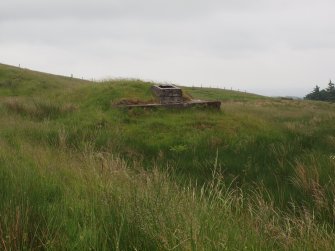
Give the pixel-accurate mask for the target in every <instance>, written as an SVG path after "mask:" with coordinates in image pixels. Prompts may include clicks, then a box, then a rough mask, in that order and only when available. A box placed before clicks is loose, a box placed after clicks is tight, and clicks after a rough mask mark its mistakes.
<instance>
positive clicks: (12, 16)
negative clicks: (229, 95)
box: [0, 0, 335, 96]
mask: <svg viewBox="0 0 335 251" xmlns="http://www.w3.org/2000/svg"><path fill="white" fill-rule="evenodd" d="M334 13H335V1H330V0H318V1H316V0H313V1H311V0H291V1H288V0H228V1H225V0H221V1H217V0H213V1H210V0H208V1H200V0H192V1H188V0H184V1H183V0H169V1H166V0H165V1H163V0H137V1H135V0H111V1H107V0H95V1H89V0H87V1H85V0H72V1H71V2H70V1H64V0H59V1H55V0H49V1H48V0H43V1H42V0H2V1H1V2H0V31H1V32H0V62H2V63H7V64H13V65H18V64H21V65H22V66H24V67H27V68H32V69H36V70H41V71H47V72H51V73H57V74H63V75H70V74H74V75H75V76H77V77H84V78H92V77H93V78H96V79H101V78H109V77H132V78H141V79H147V80H155V81H160V82H172V83H176V84H182V85H197V86H200V85H202V86H212V87H217V86H219V87H226V88H230V87H233V88H234V89H241V90H248V91H252V92H256V93H260V94H266V95H297V96H303V95H304V94H306V93H307V92H309V91H310V90H311V89H312V88H313V87H314V85H315V84H319V85H321V87H325V86H326V85H327V82H328V81H329V79H330V78H334V80H335V72H334V69H335V63H334V56H335V21H334V20H335V14H334Z"/></svg>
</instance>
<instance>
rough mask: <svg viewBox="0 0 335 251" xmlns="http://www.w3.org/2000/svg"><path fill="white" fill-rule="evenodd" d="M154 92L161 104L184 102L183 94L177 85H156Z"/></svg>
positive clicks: (153, 88)
mask: <svg viewBox="0 0 335 251" xmlns="http://www.w3.org/2000/svg"><path fill="white" fill-rule="evenodd" d="M151 90H152V92H153V93H154V94H155V95H156V97H157V98H159V102H160V103H161V104H175V103H182V102H183V93H182V91H181V89H180V88H178V87H177V86H175V85H154V86H152V87H151Z"/></svg>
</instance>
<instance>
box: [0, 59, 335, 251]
mask: <svg viewBox="0 0 335 251" xmlns="http://www.w3.org/2000/svg"><path fill="white" fill-rule="evenodd" d="M150 85H152V83H148V82H143V81H140V80H110V81H104V82H101V83H95V82H90V81H85V80H80V79H75V78H67V77H62V76H55V75H50V74H44V73H38V72H34V71H30V70H26V69H19V68H15V67H11V66H7V65H0V114H1V119H0V191H1V193H0V249H2V250H333V249H334V248H335V234H334V224H335V197H334V196H335V181H334V177H335V176H334V174H335V136H334V135H335V124H334V121H335V111H334V108H335V104H334V103H324V102H317V101H295V100H281V99H273V98H267V97H262V96H258V95H254V94H249V93H242V92H234V91H227V90H220V89H210V88H193V87H192V88H191V87H188V88H186V87H185V88H183V89H184V91H185V94H186V95H188V96H193V97H194V98H196V99H209V100H221V101H222V107H221V110H220V111H214V110H205V109H199V108H192V109H189V110H165V109H117V108H113V106H112V105H113V104H115V103H118V102H120V101H122V100H124V99H127V100H135V101H136V102H138V101H143V102H149V101H150V102H151V101H152V100H153V99H154V97H153V96H152V94H151V92H150V90H149V87H150Z"/></svg>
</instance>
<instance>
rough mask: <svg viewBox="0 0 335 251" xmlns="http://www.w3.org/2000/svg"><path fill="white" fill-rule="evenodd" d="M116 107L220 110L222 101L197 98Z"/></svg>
mask: <svg viewBox="0 0 335 251" xmlns="http://www.w3.org/2000/svg"><path fill="white" fill-rule="evenodd" d="M114 107H119V108H122V107H124V108H164V107H166V108H176V109H183V108H190V107H205V108H212V109H215V110H220V107H221V102H220V101H202V100H195V101H190V102H184V103H169V104H140V105H115V106H114Z"/></svg>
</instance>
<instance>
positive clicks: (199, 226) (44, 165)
mask: <svg viewBox="0 0 335 251" xmlns="http://www.w3.org/2000/svg"><path fill="white" fill-rule="evenodd" d="M10 156H16V157H10ZM18 157H19V158H18ZM0 158H1V169H0V170H1V172H0V179H1V183H0V186H1V191H2V193H1V204H0V214H1V215H2V217H1V218H0V241H1V242H0V243H1V247H2V249H3V250H24V249H33V250H35V249H47V250H49V249H50V250H51V249H58V250H60V249H62V250H64V249H71V250H72V249H83V250H87V249H94V250H264V249H272V250H292V249H299V250H308V249H315V248H317V249H318V250H331V249H333V248H334V247H335V243H334V234H333V232H332V231H329V226H327V225H320V224H319V223H318V222H317V221H315V219H314V217H313V212H309V211H308V210H300V209H297V210H298V211H297V212H296V214H287V213H284V212H281V211H278V209H276V208H275V207H274V205H273V203H271V195H270V194H268V197H264V194H266V193H265V191H264V190H263V189H264V188H263V187H261V186H256V187H255V189H254V190H253V191H250V192H249V191H243V190H241V189H238V188H232V187H229V186H228V187H227V185H225V181H224V178H223V177H222V176H221V175H220V173H219V172H217V171H215V170H217V169H215V168H214V167H213V176H212V179H211V180H210V181H209V182H208V183H206V184H205V185H202V186H201V187H197V186H193V185H185V186H182V187H181V186H180V185H178V184H177V183H175V182H174V181H173V179H174V178H173V170H171V169H170V171H164V172H162V171H160V170H158V169H157V168H153V169H152V170H151V171H146V170H144V169H143V168H142V167H141V166H139V165H138V164H137V163H133V164H132V166H129V165H127V164H126V163H125V162H124V161H123V160H122V159H120V157H118V156H114V155H111V154H108V153H101V152H95V151H94V150H93V149H92V147H90V146H88V147H87V151H86V152H83V153H82V154H78V153H75V152H68V151H64V150H59V151H54V150H51V149H48V148H44V147H33V148H32V147H31V146H28V145H24V144H22V145H21V149H20V150H14V149H12V148H10V147H8V146H4V145H2V150H1V154H0Z"/></svg>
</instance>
